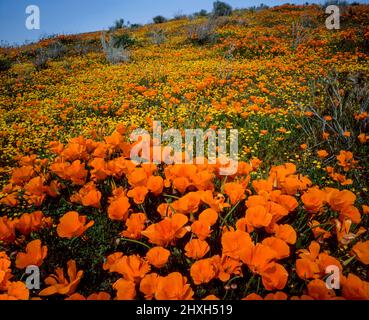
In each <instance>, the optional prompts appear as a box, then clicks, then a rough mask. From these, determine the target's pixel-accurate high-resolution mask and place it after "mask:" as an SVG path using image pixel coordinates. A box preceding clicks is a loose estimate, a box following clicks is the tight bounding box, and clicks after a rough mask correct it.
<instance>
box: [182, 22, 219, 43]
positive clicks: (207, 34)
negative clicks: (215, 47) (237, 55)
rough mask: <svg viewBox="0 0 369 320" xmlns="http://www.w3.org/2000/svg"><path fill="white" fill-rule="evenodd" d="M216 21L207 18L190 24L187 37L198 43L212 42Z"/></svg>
mask: <svg viewBox="0 0 369 320" xmlns="http://www.w3.org/2000/svg"><path fill="white" fill-rule="evenodd" d="M215 29H216V22H215V20H214V19H209V20H208V21H206V22H204V23H201V24H197V25H192V26H190V27H189V29H188V39H189V40H190V41H191V42H193V43H197V44H200V45H203V44H206V43H213V42H214V41H215V39H216V33H215Z"/></svg>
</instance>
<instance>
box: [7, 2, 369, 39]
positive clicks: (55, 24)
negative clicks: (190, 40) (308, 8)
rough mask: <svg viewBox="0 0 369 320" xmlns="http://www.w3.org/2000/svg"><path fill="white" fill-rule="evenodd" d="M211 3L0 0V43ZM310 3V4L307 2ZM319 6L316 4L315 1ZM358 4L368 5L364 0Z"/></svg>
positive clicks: (99, 27) (145, 20) (187, 10)
mask: <svg viewBox="0 0 369 320" xmlns="http://www.w3.org/2000/svg"><path fill="white" fill-rule="evenodd" d="M213 1H214V0H103V1H97V0H63V1H62V0H0V40H2V41H6V42H8V43H10V44H13V43H17V44H20V43H23V42H25V41H26V40H30V41H34V40H37V39H39V38H40V36H42V35H46V34H55V33H57V34H73V33H81V32H88V31H96V30H102V29H107V28H108V27H109V26H111V25H112V24H113V23H114V21H115V20H116V19H118V18H123V19H125V21H130V22H131V23H148V22H150V21H151V19H152V17H154V16H155V15H158V14H161V15H164V16H166V17H168V18H171V17H173V16H174V15H175V14H177V13H183V14H189V13H193V12H195V11H199V10H201V9H206V10H208V11H211V9H212V3H213ZM226 2H227V3H229V4H231V5H232V6H233V7H234V8H245V7H249V6H254V5H259V4H260V3H265V4H267V5H277V4H283V3H285V2H293V3H298V4H302V3H305V2H306V0H293V1H291V0H290V1H288V0H285V1H278V0H263V1H259V0H257V1H252V0H228V1H227V0H226ZM310 2H312V1H310ZM318 2H319V1H318ZM361 2H369V0H363V1H361ZM29 5H37V6H38V7H39V8H40V22H41V28H40V30H28V29H27V28H26V26H25V20H26V18H27V14H26V13H25V10H26V7H27V6H29Z"/></svg>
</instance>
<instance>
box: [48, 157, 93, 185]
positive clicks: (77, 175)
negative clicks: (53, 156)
mask: <svg viewBox="0 0 369 320" xmlns="http://www.w3.org/2000/svg"><path fill="white" fill-rule="evenodd" d="M50 170H51V171H52V172H54V173H55V174H56V175H57V176H59V177H60V178H62V179H64V180H70V181H72V182H73V183H74V184H76V185H84V184H85V182H86V177H87V173H88V171H87V170H86V169H85V164H84V163H81V161H80V160H75V161H74V162H73V163H72V164H70V163H68V162H56V163H53V164H52V165H51V166H50Z"/></svg>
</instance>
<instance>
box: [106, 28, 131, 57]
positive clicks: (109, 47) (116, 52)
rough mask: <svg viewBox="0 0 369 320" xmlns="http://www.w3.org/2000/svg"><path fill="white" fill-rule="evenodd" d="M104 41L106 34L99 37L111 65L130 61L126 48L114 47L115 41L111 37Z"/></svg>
mask: <svg viewBox="0 0 369 320" xmlns="http://www.w3.org/2000/svg"><path fill="white" fill-rule="evenodd" d="M108 38H109V39H108V41H107V40H106V33H105V32H103V33H102V35H101V45H102V47H103V51H104V53H105V56H106V60H108V61H109V62H110V63H112V64H118V63H122V62H128V61H129V60H130V56H131V55H130V52H129V50H128V49H127V48H119V47H116V46H115V40H114V37H113V36H111V35H110V36H109V37H108Z"/></svg>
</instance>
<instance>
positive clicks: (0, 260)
mask: <svg viewBox="0 0 369 320" xmlns="http://www.w3.org/2000/svg"><path fill="white" fill-rule="evenodd" d="M10 266H11V261H10V259H9V257H8V256H7V254H6V253H5V252H4V251H2V252H1V251H0V291H5V290H7V287H8V284H9V283H10V282H9V279H10V278H11V277H12V274H11V273H12V270H11V269H10Z"/></svg>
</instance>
